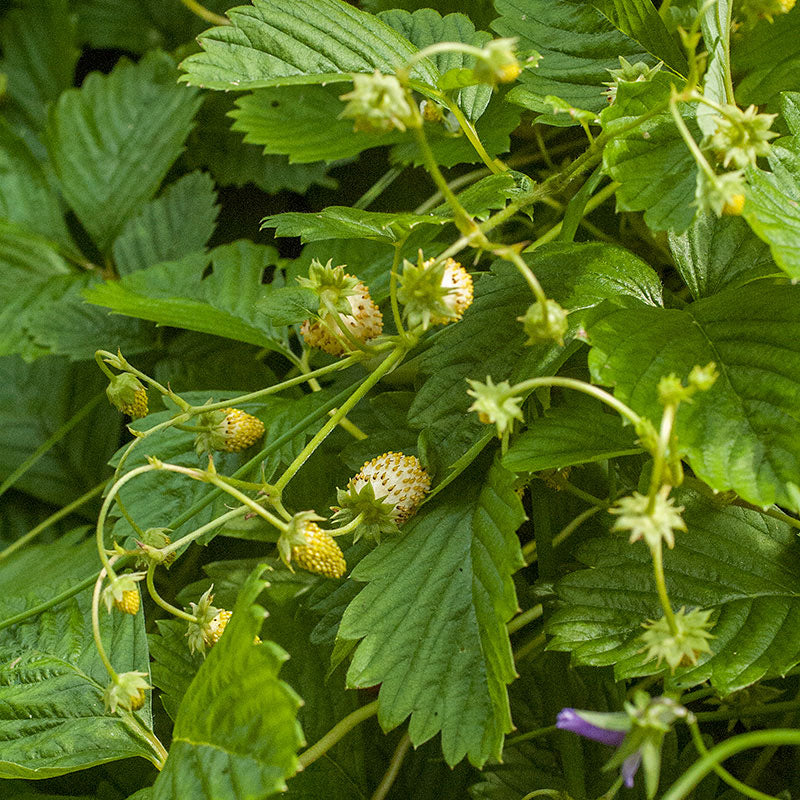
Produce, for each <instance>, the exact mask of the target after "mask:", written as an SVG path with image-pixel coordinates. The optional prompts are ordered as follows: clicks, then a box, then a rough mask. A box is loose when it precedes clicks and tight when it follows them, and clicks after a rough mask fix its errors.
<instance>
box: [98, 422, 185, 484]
mask: <svg viewBox="0 0 800 800" xmlns="http://www.w3.org/2000/svg"><path fill="white" fill-rule="evenodd" d="M190 417H191V414H189V415H187V413H186V412H183V413H180V414H177V415H176V416H174V417H171V418H170V419H167V420H164V422H159V423H158V425H153V427H152V428H148V429H147V430H145V431H137V432H136V434H135V438H134V439H133V441H132V442H131V443H130V444H129V445H128V446H127V447H126V448H125V452H124V453H123V454H122V455H121V456H120V459H119V461H118V462H117V468H116V469H115V470H114V480H117V479H118V478H119V476H120V475H121V474H122V469H123V467H124V466H125V463H126V462H127V460H128V458H129V456H130V454H131V453H132V452H133V450H134V448H135V447H136V446H137V445H138V444H139V442H141V441H144V440H145V439H146V438H147V437H148V436H151V435H152V434H154V433H157V432H158V431H161V430H164V429H165V428H169V427H172V426H173V425H180V424H181V423H182V422H183V421H184V420H187V419H189V418H190ZM128 430H131V428H130V426H129V427H128Z"/></svg>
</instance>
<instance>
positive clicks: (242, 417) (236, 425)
mask: <svg viewBox="0 0 800 800" xmlns="http://www.w3.org/2000/svg"><path fill="white" fill-rule="evenodd" d="M223 411H224V412H225V419H224V420H223V421H222V422H221V423H220V432H221V433H222V435H223V436H224V437H225V445H224V449H225V450H227V451H228V452H229V453H237V452H238V451H239V450H246V449H247V448H248V447H250V445H253V444H255V443H256V442H257V441H258V440H259V439H260V438H261V437H262V436H263V435H264V423H263V422H262V421H261V420H260V419H258V417H254V416H253V415H252V414H247V413H246V412H244V411H240V410H239V409H238V408H225V409H223Z"/></svg>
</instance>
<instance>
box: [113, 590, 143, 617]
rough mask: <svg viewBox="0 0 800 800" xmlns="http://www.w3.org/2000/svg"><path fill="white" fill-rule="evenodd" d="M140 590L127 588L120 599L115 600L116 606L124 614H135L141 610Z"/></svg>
mask: <svg viewBox="0 0 800 800" xmlns="http://www.w3.org/2000/svg"><path fill="white" fill-rule="evenodd" d="M139 602H140V600H139V590H138V589H127V590H125V591H124V592H123V593H122V598H121V599H120V600H116V599H115V600H114V607H115V608H116V609H118V610H119V611H122V612H123V613H124V614H135V613H136V612H137V611H138V610H139Z"/></svg>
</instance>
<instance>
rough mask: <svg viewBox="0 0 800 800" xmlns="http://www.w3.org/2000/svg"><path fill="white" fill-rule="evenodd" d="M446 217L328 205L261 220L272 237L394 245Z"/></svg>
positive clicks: (441, 223) (443, 222)
mask: <svg viewBox="0 0 800 800" xmlns="http://www.w3.org/2000/svg"><path fill="white" fill-rule="evenodd" d="M448 222H450V218H449V217H440V216H436V215H434V214H432V213H431V214H427V215H423V214H395V213H389V212H383V211H362V210H360V209H358V208H350V207H349V206H328V208H324V209H323V210H322V211H318V212H314V213H310V214H307V213H302V212H300V211H287V212H286V213H284V214H275V215H274V216H271V217H265V218H264V219H263V220H262V221H261V227H262V229H263V228H275V236H299V237H300V241H302V242H316V241H320V240H322V239H371V240H372V241H376V242H386V243H387V244H394V243H395V242H398V241H400V240H401V239H404V238H405V237H406V236H407V235H408V233H409V231H411V230H413V229H414V228H416V227H418V226H419V225H437V226H441V225H446V224H447V223H448Z"/></svg>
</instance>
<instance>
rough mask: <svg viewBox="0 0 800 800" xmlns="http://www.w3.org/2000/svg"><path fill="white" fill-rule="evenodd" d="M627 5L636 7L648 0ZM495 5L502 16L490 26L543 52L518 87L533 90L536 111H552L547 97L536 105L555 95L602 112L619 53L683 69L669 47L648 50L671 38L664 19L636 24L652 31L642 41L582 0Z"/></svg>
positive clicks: (500, 0)
mask: <svg viewBox="0 0 800 800" xmlns="http://www.w3.org/2000/svg"><path fill="white" fill-rule="evenodd" d="M596 5H600V3H599V2H598V3H597V4H596ZM603 5H608V6H611V5H617V3H612V2H603ZM619 5H622V3H619ZM625 5H626V6H628V7H630V8H633V7H634V5H635V6H643V5H644V4H643V3H642V2H636V3H634V2H631V3H626V4H625ZM647 5H650V4H649V3H647ZM495 6H496V8H497V10H498V12H499V14H500V17H499V19H496V20H495V21H494V22H493V23H492V28H494V30H496V31H497V32H498V33H499V34H500V35H501V36H517V37H519V44H518V47H519V48H520V49H521V50H536V51H538V52H539V53H541V55H542V60H541V61H540V62H539V64H538V66H537V67H536V69H529V70H525V71H524V72H523V73H522V75H521V76H520V86H521V87H522V88H523V89H526V90H527V91H528V92H530V93H531V100H532V101H533V103H532V104H531V105H529V107H531V108H534V110H536V111H541V112H545V113H549V111H550V109H549V107H547V105H546V104H545V103H544V102H543V101H542V102H541V104H540V105H539V106H538V107H536V105H537V104H536V102H535V100H534V98H537V97H538V98H544V97H545V96H546V95H555V96H557V97H561V98H563V99H564V100H566V101H567V102H568V103H569V104H570V105H572V106H575V107H576V108H585V109H588V110H590V111H594V112H599V111H600V110H601V109H602V108H603V107H604V106H605V105H606V98H605V96H604V95H603V91H604V90H605V88H606V87H604V86H603V83H604V82H605V81H608V80H609V74H608V70H609V69H616V68H618V67H619V56H624V57H625V58H626V59H628V61H630V62H632V63H635V62H636V61H645V62H646V63H648V64H649V65H650V66H653V65H654V64H655V63H656V62H657V61H659V60H663V61H665V63H666V64H667V65H668V66H670V67H673V68H674V69H677V70H678V71H681V70H682V69H683V68H684V65H683V64H682V63H681V62H676V63H671V60H670V58H668V56H671V55H672V54H673V53H672V51H671V49H670V52H669V53H668V52H666V51H662V49H661V48H660V47H659V48H657V52H648V47H647V45H648V44H653V42H652V41H650V40H651V38H652V39H657V40H659V41H662V43H663V42H666V41H667V40H668V36H667V34H666V30H662V29H663V23H660V20H659V23H660V25H659V23H656V24H654V25H650V24H649V23H648V24H647V25H645V24H644V23H643V21H642V23H640V25H639V26H637V32H639V33H640V34H641V33H642V30H643V29H644V30H647V31H648V35H647V37H646V38H647V40H648V41H647V42H646V43H642V42H640V41H637V40H636V39H635V38H634V37H632V36H629V35H627V34H626V33H625V32H624V31H623V30H621V29H620V27H617V25H615V24H614V23H613V22H612V21H611V20H610V19H609V17H608V16H606V15H605V14H603V13H602V12H601V11H600V10H599V8H597V7H595V5H593V4H592V3H587V2H582V0H497V2H496V3H495ZM657 16H658V15H657V14H656V17H657ZM625 27H628V26H627V25H626V26H625ZM665 37H666V38H665ZM543 121H548V122H549V121H550V120H549V119H547V118H545V120H543Z"/></svg>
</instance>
